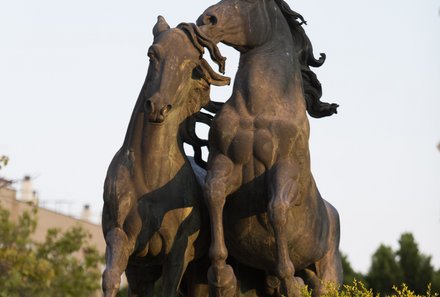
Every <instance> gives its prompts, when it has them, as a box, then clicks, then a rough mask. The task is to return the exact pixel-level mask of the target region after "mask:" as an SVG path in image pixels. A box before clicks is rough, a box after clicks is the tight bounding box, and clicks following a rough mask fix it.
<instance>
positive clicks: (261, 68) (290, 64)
mask: <svg viewBox="0 0 440 297" xmlns="http://www.w3.org/2000/svg"><path fill="white" fill-rule="evenodd" d="M272 22H273V24H272V28H273V30H272V32H270V34H269V36H268V38H267V40H266V41H265V42H264V43H263V44H261V45H260V46H258V47H255V48H252V49H250V50H248V51H247V52H244V53H242V54H241V56H240V64H239V70H238V72H237V77H236V87H237V88H242V89H243V90H242V91H243V92H240V93H242V94H247V96H246V95H244V96H246V97H247V98H244V100H246V101H247V105H252V109H254V112H255V113H259V111H261V110H267V109H268V108H270V106H269V105H270V104H271V99H272V98H274V99H275V100H279V101H283V100H289V103H291V101H292V100H296V99H295V98H297V97H298V96H295V94H296V95H297V94H301V93H302V89H301V72H300V67H299V63H298V61H296V60H297V59H296V57H295V56H296V52H295V49H294V46H293V40H292V36H291V32H290V29H289V27H288V25H287V22H286V20H285V19H284V17H283V16H282V14H281V12H279V15H277V19H275V20H273V21H272ZM272 102H273V101H272ZM273 103H275V102H273Z"/></svg>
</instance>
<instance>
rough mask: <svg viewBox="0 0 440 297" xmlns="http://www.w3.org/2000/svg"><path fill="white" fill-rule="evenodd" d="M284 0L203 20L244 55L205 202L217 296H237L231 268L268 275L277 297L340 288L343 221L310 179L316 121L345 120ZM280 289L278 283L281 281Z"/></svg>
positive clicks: (214, 145) (217, 11) (224, 112)
mask: <svg viewBox="0 0 440 297" xmlns="http://www.w3.org/2000/svg"><path fill="white" fill-rule="evenodd" d="M303 22H304V20H303V18H302V17H301V16H300V15H299V14H298V13H295V12H293V11H292V10H291V9H290V8H289V6H288V5H287V3H285V2H284V1H282V0H275V1H274V0H223V1H220V2H219V3H217V4H215V5H213V6H211V7H209V8H208V9H207V10H206V11H205V12H204V13H203V14H202V15H201V16H200V17H199V19H198V21H197V23H198V25H199V26H200V31H201V32H203V34H205V35H207V36H208V37H209V38H211V39H212V40H213V41H214V42H223V43H225V44H226V45H230V46H232V47H234V48H235V49H237V50H238V51H240V62H239V69H238V72H237V74H236V77H235V83H234V87H233V93H232V96H231V98H230V99H229V100H228V101H227V102H226V103H225V105H224V106H223V108H222V109H221V110H220V111H219V113H217V115H216V117H215V118H214V121H213V124H212V126H211V130H210V134H209V147H210V155H209V160H208V173H207V178H206V182H205V187H204V195H205V200H206V203H207V207H208V211H209V216H210V219H211V247H210V259H211V266H210V268H209V272H208V279H209V282H210V292H211V296H221V297H232V296H235V292H236V286H237V281H236V278H235V277H234V273H233V269H232V267H231V266H230V265H228V264H226V259H227V256H228V253H229V254H230V255H232V256H234V257H235V258H236V259H237V261H239V262H241V263H244V264H246V265H249V266H251V267H254V268H257V269H261V270H264V271H265V272H266V276H267V277H266V292H267V295H268V296H280V295H285V296H288V297H292V296H299V287H300V286H301V285H302V284H303V282H304V281H305V282H306V283H308V284H309V285H310V286H311V287H312V288H314V292H315V295H319V294H320V293H321V291H322V290H323V286H321V284H320V282H319V281H318V279H320V280H322V281H333V282H336V283H341V280H342V268H341V261H340V255H339V249H338V246H339V218H338V213H337V211H336V209H335V208H334V207H332V206H331V205H330V204H329V203H328V202H326V201H325V200H323V198H322V197H321V195H320V193H319V191H318V189H317V187H316V185H315V181H314V179H313V176H312V173H311V170H310V155H309V146H308V140H309V122H308V118H307V116H306V110H307V109H308V111H309V113H310V115H312V116H316V117H322V116H326V115H331V114H332V113H335V112H336V107H337V105H334V104H326V103H322V102H320V101H319V98H320V96H321V86H320V84H319V82H318V80H317V78H316V75H315V74H314V73H313V72H311V70H310V68H309V66H320V65H321V64H322V63H323V62H324V57H325V56H323V55H322V56H321V58H320V59H319V60H316V59H315V58H314V57H313V53H312V46H311V43H310V41H309V39H308V38H307V36H306V34H305V32H304V30H303V28H302V27H301V23H303ZM278 280H279V281H278Z"/></svg>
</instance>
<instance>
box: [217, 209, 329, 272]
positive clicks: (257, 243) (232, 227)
mask: <svg viewBox="0 0 440 297" xmlns="http://www.w3.org/2000/svg"><path fill="white" fill-rule="evenodd" d="M293 216H294V215H293V214H292V213H290V214H289V218H288V220H287V224H286V229H285V231H286V234H287V239H288V243H287V244H288V248H289V256H290V259H291V260H292V263H293V265H294V267H295V270H301V269H304V268H306V267H307V266H309V265H310V264H312V263H314V262H316V261H317V260H319V259H321V258H322V257H323V256H324V253H325V250H326V248H327V247H326V246H327V242H326V241H324V240H320V239H321V238H319V237H318V236H314V234H317V233H320V232H319V230H316V228H326V226H320V224H319V222H318V223H317V224H314V226H312V225H311V224H310V222H299V221H296V222H295V221H294V218H293ZM299 225H309V226H305V227H306V229H308V228H307V227H310V229H309V230H308V231H306V232H305V233H304V228H303V227H304V226H301V227H300V228H297V227H299ZM316 231H318V232H316ZM225 237H226V243H227V246H228V250H229V253H230V254H231V255H232V256H234V257H235V258H236V259H237V260H238V261H239V262H242V263H243V264H246V265H249V266H251V267H254V268H258V269H262V270H265V271H274V270H275V267H276V250H277V249H276V243H275V236H274V233H273V231H272V227H271V225H270V222H269V219H268V215H267V213H262V214H258V215H253V216H250V217H246V218H243V217H241V218H239V217H238V216H234V215H227V216H225Z"/></svg>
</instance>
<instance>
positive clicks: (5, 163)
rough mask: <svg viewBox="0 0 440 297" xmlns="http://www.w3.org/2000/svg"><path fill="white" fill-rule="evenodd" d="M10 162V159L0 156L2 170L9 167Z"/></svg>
mask: <svg viewBox="0 0 440 297" xmlns="http://www.w3.org/2000/svg"><path fill="white" fill-rule="evenodd" d="M8 162H9V158H8V157H7V156H3V155H0V169H2V167H4V166H6V165H8Z"/></svg>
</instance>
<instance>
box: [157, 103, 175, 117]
mask: <svg viewBox="0 0 440 297" xmlns="http://www.w3.org/2000/svg"><path fill="white" fill-rule="evenodd" d="M172 107H173V106H172V105H171V104H166V105H164V106H163V107H162V109H161V110H160V114H161V116H163V117H165V116H166V115H167V114H168V112H169V111H170V110H171V108H172Z"/></svg>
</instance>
